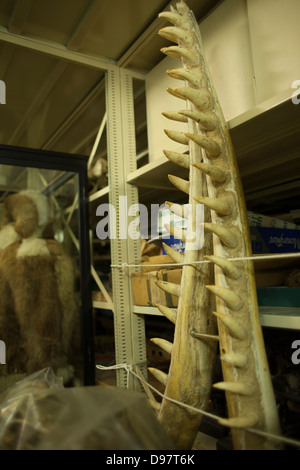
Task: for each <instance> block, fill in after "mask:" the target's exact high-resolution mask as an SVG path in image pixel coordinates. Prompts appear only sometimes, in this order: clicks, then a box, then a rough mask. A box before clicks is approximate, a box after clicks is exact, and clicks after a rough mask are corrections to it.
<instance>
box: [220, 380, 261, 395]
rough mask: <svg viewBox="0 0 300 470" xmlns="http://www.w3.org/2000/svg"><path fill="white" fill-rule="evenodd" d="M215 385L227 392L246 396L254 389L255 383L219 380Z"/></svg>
mask: <svg viewBox="0 0 300 470" xmlns="http://www.w3.org/2000/svg"><path fill="white" fill-rule="evenodd" d="M213 386H214V388H217V389H218V390H224V391H225V392H231V393H236V394H238V395H244V396H250V395H252V394H253V391H254V388H253V385H251V384H249V383H247V384H246V383H243V382H218V383H215V384H214V385H213Z"/></svg>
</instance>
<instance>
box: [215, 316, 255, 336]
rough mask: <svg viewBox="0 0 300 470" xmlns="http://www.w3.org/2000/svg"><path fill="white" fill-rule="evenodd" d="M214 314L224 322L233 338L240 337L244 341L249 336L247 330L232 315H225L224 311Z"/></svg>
mask: <svg viewBox="0 0 300 470" xmlns="http://www.w3.org/2000/svg"><path fill="white" fill-rule="evenodd" d="M213 314H214V315H215V316H216V317H217V318H219V319H220V320H221V321H222V322H223V323H224V325H225V326H226V328H228V330H229V333H230V334H231V336H232V337H233V338H235V339H239V340H240V341H243V340H245V339H246V338H247V336H248V333H247V330H246V329H245V328H244V327H243V325H241V324H240V323H239V322H238V321H237V320H235V319H234V318H232V317H231V316H230V315H224V314H223V313H218V312H213Z"/></svg>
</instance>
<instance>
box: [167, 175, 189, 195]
mask: <svg viewBox="0 0 300 470" xmlns="http://www.w3.org/2000/svg"><path fill="white" fill-rule="evenodd" d="M168 178H169V180H170V181H171V183H172V184H173V185H174V186H176V188H177V189H179V191H182V192H184V193H186V194H189V190H190V182H189V181H187V180H184V179H182V178H179V177H178V176H174V175H168Z"/></svg>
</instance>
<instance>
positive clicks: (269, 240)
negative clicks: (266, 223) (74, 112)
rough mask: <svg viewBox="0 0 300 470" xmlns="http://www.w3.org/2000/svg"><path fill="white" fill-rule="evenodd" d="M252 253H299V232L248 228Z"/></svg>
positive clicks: (268, 228)
mask: <svg viewBox="0 0 300 470" xmlns="http://www.w3.org/2000/svg"><path fill="white" fill-rule="evenodd" d="M250 235H251V245H252V251H253V253H292V252H296V251H300V230H290V229H283V228H272V227H250Z"/></svg>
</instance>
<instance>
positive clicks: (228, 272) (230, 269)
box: [204, 255, 241, 280]
mask: <svg viewBox="0 0 300 470" xmlns="http://www.w3.org/2000/svg"><path fill="white" fill-rule="evenodd" d="M204 258H205V259H207V260H209V261H211V262H212V263H214V264H216V265H217V266H219V267H220V268H222V269H223V272H224V274H225V276H227V277H230V278H231V279H234V280H237V279H239V278H240V277H241V272H240V270H239V269H238V268H237V267H236V266H235V264H234V263H233V262H232V261H228V260H227V259H225V258H221V257H220V256H216V255H205V256H204Z"/></svg>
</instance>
